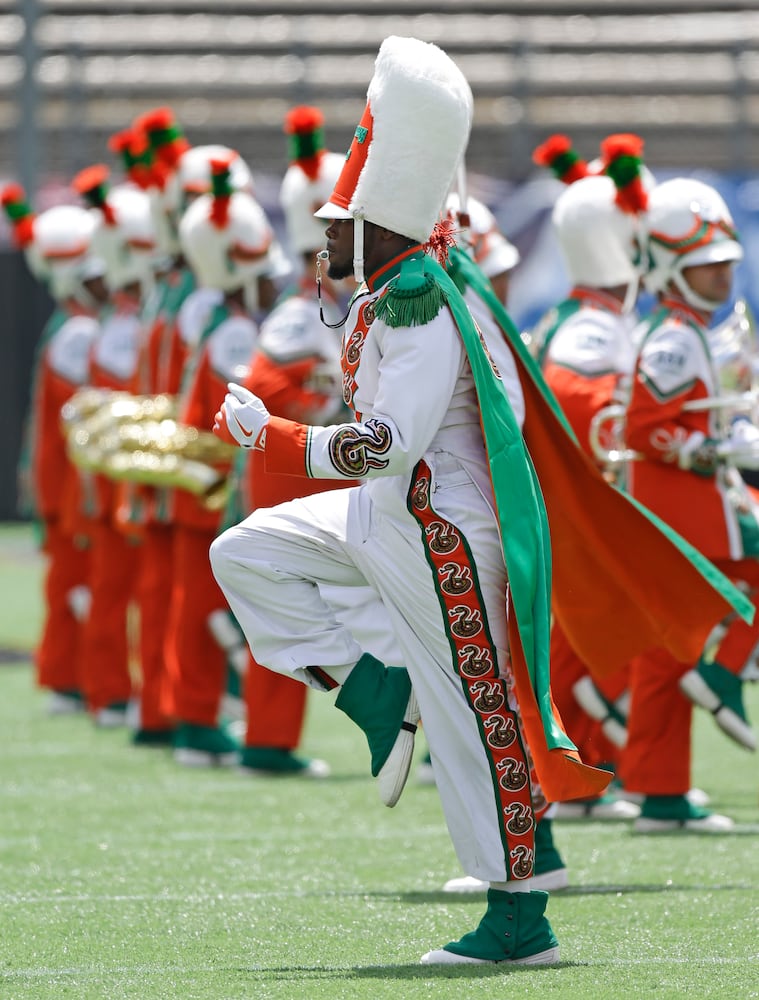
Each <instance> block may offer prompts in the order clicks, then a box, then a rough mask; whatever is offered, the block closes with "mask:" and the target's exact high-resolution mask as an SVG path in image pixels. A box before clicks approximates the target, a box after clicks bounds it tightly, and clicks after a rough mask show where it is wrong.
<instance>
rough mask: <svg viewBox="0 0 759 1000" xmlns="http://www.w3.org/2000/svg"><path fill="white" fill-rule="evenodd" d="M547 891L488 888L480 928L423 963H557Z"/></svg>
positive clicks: (557, 954)
mask: <svg viewBox="0 0 759 1000" xmlns="http://www.w3.org/2000/svg"><path fill="white" fill-rule="evenodd" d="M547 902H548V893H547V892H502V891H501V890H499V889H488V908H487V911H486V913H485V916H484V917H483V918H482V920H481V921H480V923H479V926H478V927H477V930H475V931H471V932H470V933H469V934H465V935H464V937H463V938H461V940H460V941H452V942H451V943H450V944H447V945H445V947H444V948H438V949H437V950H436V951H428V952H427V954H426V955H424V956H423V957H422V964H423V965H454V964H461V963H465V962H469V963H473V964H476V965H484V964H489V963H496V962H508V963H509V964H511V965H555V964H556V963H557V962H558V961H559V943H558V941H557V940H556V937H555V935H554V933H553V930H552V929H551V925H550V923H549V922H548V918H547V917H546V916H545V908H546V903H547Z"/></svg>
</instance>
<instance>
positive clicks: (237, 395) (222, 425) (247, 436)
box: [213, 382, 269, 451]
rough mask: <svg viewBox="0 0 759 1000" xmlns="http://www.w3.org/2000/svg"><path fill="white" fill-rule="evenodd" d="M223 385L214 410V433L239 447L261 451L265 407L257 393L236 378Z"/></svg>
mask: <svg viewBox="0 0 759 1000" xmlns="http://www.w3.org/2000/svg"><path fill="white" fill-rule="evenodd" d="M227 389H228V392H227V394H226V396H225V397H224V402H223V403H222V404H221V408H220V409H219V412H218V413H217V414H216V419H215V421H214V425H213V429H214V433H215V434H217V435H218V436H219V437H220V438H222V439H223V440H224V439H226V440H228V441H230V440H231V441H234V442H235V443H237V444H239V445H240V446H241V447H243V448H251V449H253V448H255V449H257V450H258V451H263V449H264V446H265V444H266V427H267V425H268V423H269V411H268V410H267V409H266V407H265V406H264V404H263V402H262V401H261V400H260V399H259V397H258V396H256V395H255V394H254V393H252V392H251V391H250V390H249V389H245V388H243V386H241V385H237V383H236V382H229V383H228V384H227Z"/></svg>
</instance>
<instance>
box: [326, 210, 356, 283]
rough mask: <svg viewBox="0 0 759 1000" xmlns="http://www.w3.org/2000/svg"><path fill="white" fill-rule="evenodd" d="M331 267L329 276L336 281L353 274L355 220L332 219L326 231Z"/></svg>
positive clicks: (328, 272)
mask: <svg viewBox="0 0 759 1000" xmlns="http://www.w3.org/2000/svg"><path fill="white" fill-rule="evenodd" d="M325 234H326V237H327V251H328V253H329V267H328V269H327V275H328V276H329V277H330V278H333V279H334V280H335V281H341V280H342V279H343V278H349V277H351V275H352V274H353V219H332V221H331V222H330V224H329V225H328V226H327V229H326V230H325Z"/></svg>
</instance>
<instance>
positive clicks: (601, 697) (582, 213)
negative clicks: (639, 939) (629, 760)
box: [532, 134, 651, 820]
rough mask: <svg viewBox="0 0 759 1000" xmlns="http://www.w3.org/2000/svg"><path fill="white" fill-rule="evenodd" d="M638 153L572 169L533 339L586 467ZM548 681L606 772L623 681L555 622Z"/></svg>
mask: <svg viewBox="0 0 759 1000" xmlns="http://www.w3.org/2000/svg"><path fill="white" fill-rule="evenodd" d="M567 141H568V140H566V138H565V137H563V136H552V137H551V138H550V139H549V140H547V141H546V143H544V144H543V145H542V146H540V147H539V148H538V149H537V150H536V151H535V154H534V159H535V161H536V162H537V163H539V164H545V165H549V166H553V165H554V160H555V159H559V160H560V161H561V160H562V158H563V157H566V155H567V147H566V144H567ZM570 148H571V147H570ZM642 148H643V143H642V140H641V139H639V138H638V137H637V136H634V135H627V134H622V135H615V136H609V137H608V138H607V139H605V140H604V142H603V143H602V146H601V154H602V156H601V161H600V163H599V164H598V167H597V170H596V172H591V169H590V168H588V169H587V171H586V173H585V176H579V175H580V174H581V173H582V169H581V167H580V163H582V161H577V160H576V161H575V169H574V171H573V173H572V175H571V176H572V177H573V180H572V182H571V183H569V184H568V186H567V187H565V189H564V190H563V191H562V193H561V194H560V195H559V197H558V199H557V201H556V204H555V206H554V210H553V216H552V221H553V226H554V231H555V233H556V236H557V239H558V242H559V245H560V247H561V250H562V254H563V257H564V260H565V263H566V267H567V270H568V274H569V278H570V281H571V285H572V287H571V290H570V292H569V294H568V295H567V297H566V298H565V299H564V300H563V301H562V302H560V303H559V304H558V305H556V306H554V307H553V308H552V309H551V310H549V312H548V313H547V314H546V316H545V317H544V318H543V319H542V320H541V321H540V322H539V323H538V324H537V327H536V328H535V330H534V331H532V337H533V341H534V344H535V347H536V348H537V351H538V356H539V360H540V363H541V366H542V368H543V375H544V377H545V380H546V382H547V383H548V385H549V386H550V388H551V389H552V390H553V393H554V395H555V397H556V399H557V401H558V403H559V405H560V406H561V408H562V411H563V412H564V415H565V416H566V418H567V420H568V422H569V424H570V425H571V427H572V430H573V431H574V432H575V435H576V437H577V441H578V444H579V446H580V447H581V448H582V449H583V450H584V451H585V452H586V453H587V454H588V455H589V456H590V457H591V458H593V459H594V460H596V457H595V455H594V452H593V448H592V445H591V437H590V432H591V426H592V421H593V418H594V417H595V416H596V414H598V413H599V411H601V410H603V409H604V408H606V407H608V406H609V405H611V404H612V403H613V402H615V401H617V400H619V399H621V398H622V396H621V393H622V391H623V387H624V386H625V384H626V382H627V381H628V380H629V377H630V372H631V370H632V367H633V363H634V357H635V355H634V347H633V330H634V328H635V325H636V321H637V316H636V313H635V311H634V307H635V302H636V299H637V295H638V283H639V266H638V263H637V257H638V256H639V249H638V244H637V242H636V232H637V227H638V215H639V213H640V212H641V211H643V209H644V208H645V206H646V204H647V194H646V188H645V186H644V179H643V175H642V170H643V167H642V162H641V154H642ZM557 150H558V151H559V152H560V153H561V154H562V156H559V155H558V154H557ZM648 186H651V185H650V184H649V185H648ZM534 349H535V348H534ZM551 676H552V686H553V691H554V698H555V699H556V704H557V706H558V708H559V711H560V712H561V716H562V719H563V721H564V723H565V725H566V726H567V732H568V733H569V735H570V736H571V737H572V740H573V741H574V742H575V743H576V744H577V746H578V747H579V748H580V749H581V751H582V753H583V756H584V758H585V759H586V760H588V761H589V762H590V763H594V764H596V765H597V766H607V767H611V768H614V767H615V766H616V763H617V761H618V759H619V753H620V748H621V746H623V745H624V742H625V739H626V732H625V714H624V712H623V711H620V709H619V708H618V707H617V703H618V702H619V701H620V700H621V699H622V698H623V697H624V695H625V692H626V688H627V671H626V670H621V671H618V672H617V673H616V674H614V675H613V676H612V677H610V678H606V679H604V680H600V679H598V678H592V677H591V676H590V674H589V672H588V668H587V666H586V665H585V664H584V663H583V662H582V660H581V659H580V657H578V656H577V654H576V653H575V651H574V650H573V649H572V647H571V645H570V643H569V641H568V639H567V636H566V633H565V631H564V630H563V628H562V626H561V623H560V621H558V620H554V623H553V627H552V630H551ZM589 708H590V709H591V712H589V711H588V709H589ZM638 812H639V809H638V807H637V805H635V804H633V803H631V802H627V801H625V800H624V799H621V798H617V797H615V796H614V795H612V794H610V793H607V794H605V795H603V796H602V797H601V798H599V799H598V800H596V801H589V802H576V803H575V802H567V803H559V804H558V807H557V815H558V816H559V817H562V818H586V817H587V818H593V819H611V820H616V819H634V818H635V817H636V816H637V815H638Z"/></svg>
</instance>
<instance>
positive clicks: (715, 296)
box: [683, 260, 733, 303]
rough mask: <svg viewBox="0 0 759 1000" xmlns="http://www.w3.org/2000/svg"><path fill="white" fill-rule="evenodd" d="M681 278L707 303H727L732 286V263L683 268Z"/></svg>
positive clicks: (723, 262) (695, 265)
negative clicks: (706, 300)
mask: <svg viewBox="0 0 759 1000" xmlns="http://www.w3.org/2000/svg"><path fill="white" fill-rule="evenodd" d="M683 278H684V279H685V280H686V282H687V283H688V284H689V285H690V287H691V288H692V289H693V291H694V292H695V293H696V294H697V295H700V296H702V297H703V298H705V299H708V300H709V302H720V303H721V302H727V300H728V299H729V298H730V290H731V289H732V286H733V262H732V261H729V260H725V261H720V262H719V263H716V264H694V265H693V267H684V268H683Z"/></svg>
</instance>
